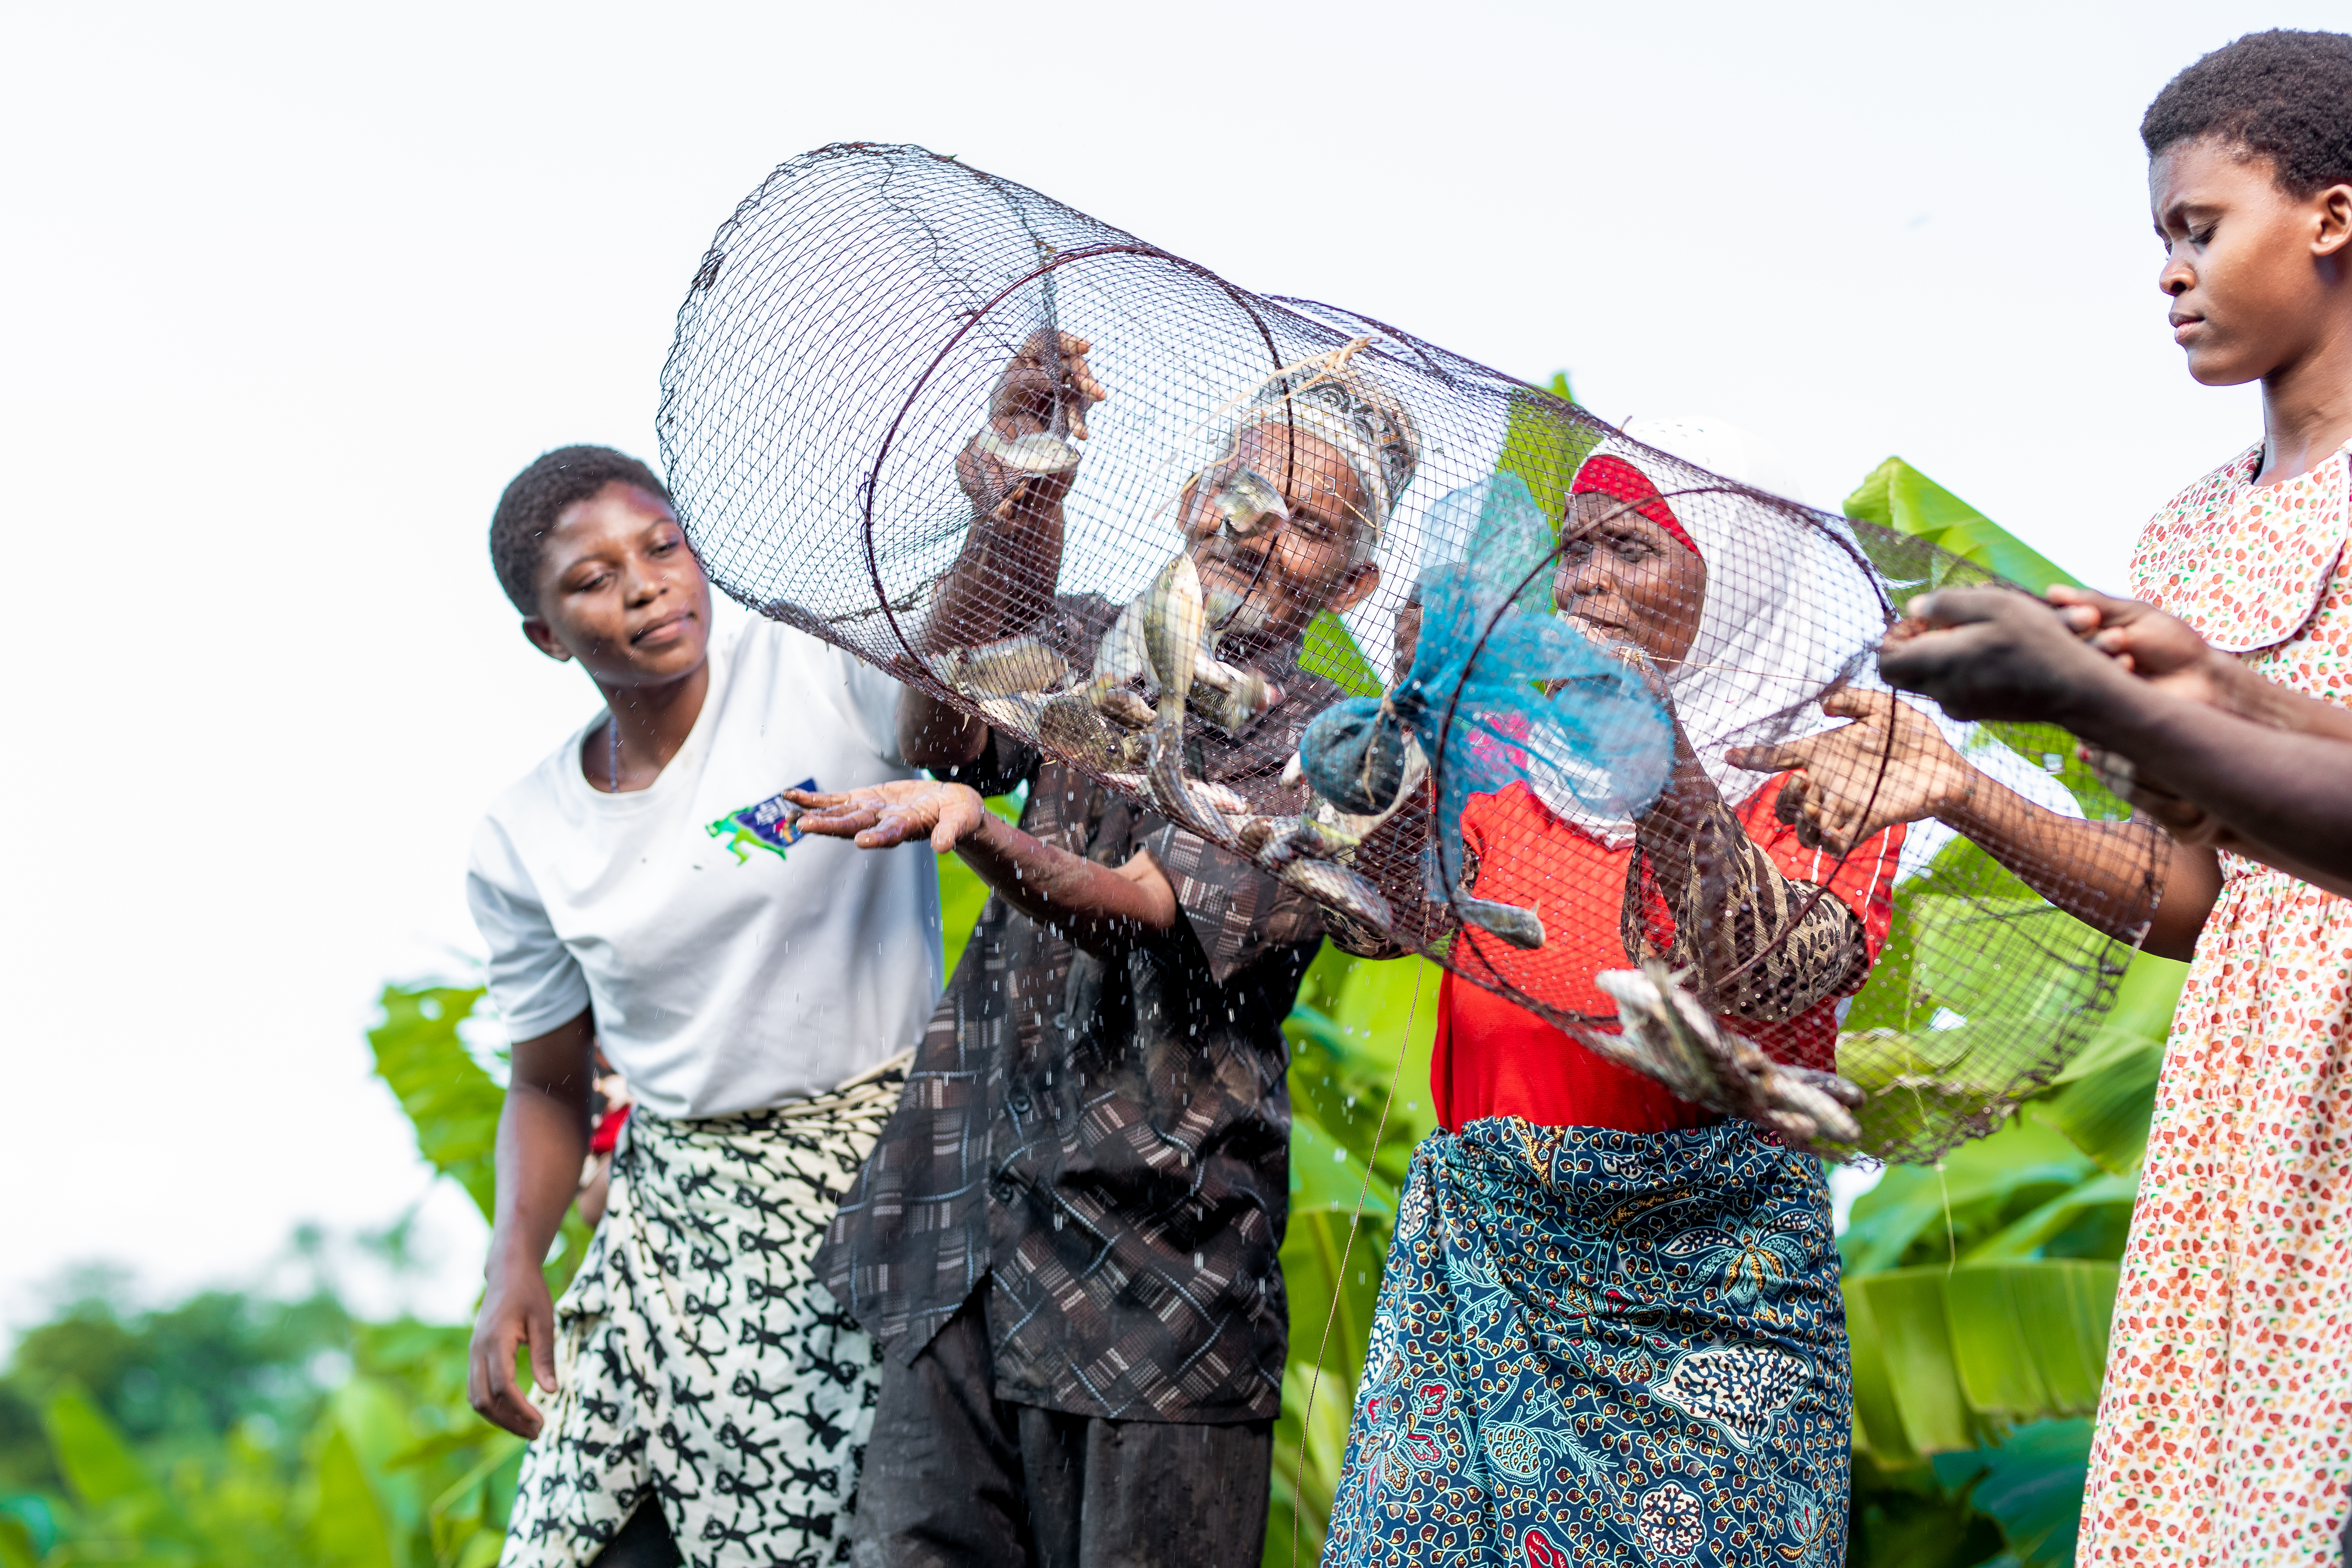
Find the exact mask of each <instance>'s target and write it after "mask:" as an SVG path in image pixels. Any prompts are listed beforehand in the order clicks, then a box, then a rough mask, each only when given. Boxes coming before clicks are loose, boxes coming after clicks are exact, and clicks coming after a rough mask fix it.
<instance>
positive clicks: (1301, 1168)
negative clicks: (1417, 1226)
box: [1264, 944, 1444, 1568]
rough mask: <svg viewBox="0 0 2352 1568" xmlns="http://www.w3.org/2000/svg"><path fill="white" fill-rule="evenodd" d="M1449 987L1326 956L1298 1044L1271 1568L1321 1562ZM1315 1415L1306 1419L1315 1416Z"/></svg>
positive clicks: (1292, 1021) (1423, 969)
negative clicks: (1286, 1338)
mask: <svg viewBox="0 0 2352 1568" xmlns="http://www.w3.org/2000/svg"><path fill="white" fill-rule="evenodd" d="M1443 978H1444V976H1443V973H1442V972H1441V971H1440V970H1439V969H1438V967H1437V966H1436V965H1435V964H1433V963H1429V962H1428V961H1427V960H1425V959H1418V958H1409V959H1398V960H1394V961H1392V962H1388V963H1373V962H1370V961H1368V960H1364V959H1359V958H1351V957H1349V955H1348V954H1346V953H1343V952H1340V951H1339V949H1337V948H1334V947H1331V946H1328V944H1327V945H1326V946H1325V947H1324V949H1323V951H1322V952H1321V953H1320V954H1319V955H1318V957H1317V959H1316V961H1315V963H1313V964H1312V965H1310V966H1309V967H1308V969H1307V977H1306V979H1305V981H1304V982H1303V983H1302V984H1301V985H1300V987H1299V994H1298V1002H1297V1005H1296V1006H1295V1007H1294V1008H1293V1009H1292V1011H1291V1015H1290V1017H1289V1018H1288V1019H1287V1020H1286V1023H1285V1024H1284V1026H1283V1029H1284V1033H1285V1034H1286V1036H1288V1037H1289V1040H1290V1078H1289V1082H1290V1105H1291V1131H1290V1220H1289V1228H1288V1230H1287V1231H1286V1233H1285V1235H1284V1237H1283V1245H1282V1273H1283V1282H1284V1286H1285V1289H1286V1290H1287V1292H1288V1295H1289V1299H1290V1354H1289V1359H1288V1362H1287V1363H1286V1365H1285V1367H1284V1369H1283V1382H1282V1416H1281V1419H1280V1420H1279V1421H1278V1422H1277V1423H1276V1426H1275V1455H1274V1500H1273V1507H1272V1509H1271V1510H1269V1512H1268V1515H1267V1521H1266V1542H1265V1559H1264V1561H1265V1563H1266V1564H1268V1565H1269V1568H1272V1565H1276V1564H1280V1565H1289V1564H1292V1563H1294V1562H1295V1563H1297V1564H1300V1565H1302V1568H1303V1565H1305V1564H1311V1563H1315V1562H1316V1561H1318V1559H1319V1558H1320V1557H1321V1555H1322V1551H1323V1535H1324V1531H1325V1529H1326V1527H1327V1525H1328V1521H1329V1519H1330V1511H1331V1499H1332V1497H1333V1495H1334V1492H1335V1491H1336V1489H1337V1488H1338V1485H1339V1464H1340V1460H1341V1459H1342V1458H1343V1457H1344V1454H1345V1450H1346V1447H1347V1439H1348V1422H1349V1416H1350V1415H1352V1414H1353V1412H1354V1409H1355V1403H1356V1388H1357V1384H1358V1383H1359V1382H1360V1379H1361V1377H1362V1374H1363V1363H1364V1349H1365V1346H1366V1344H1367V1343H1368V1342H1370V1335H1371V1320H1372V1305H1373V1302H1374V1300H1375V1299H1376V1297H1377V1296H1378V1293H1379V1290H1380V1283H1381V1265H1382V1263H1383V1262H1384V1261H1385V1260H1386V1258H1387V1256H1388V1245H1389V1237H1390V1229H1391V1224H1392V1222H1393V1216H1394V1215H1395V1212H1396V1201H1397V1194H1398V1192H1399V1191H1400V1189H1401V1188H1402V1185H1403V1183H1404V1177H1405V1172H1406V1168H1407V1166H1408V1165H1409V1163H1410V1162H1411V1160H1412V1150H1413V1147H1414V1146H1415V1145H1416V1144H1418V1143H1419V1142H1421V1140H1422V1139H1423V1138H1424V1137H1426V1136H1428V1135H1429V1133H1430V1132H1431V1131H1434V1130H1435V1128H1436V1125H1437V1119H1436V1114H1435V1111H1434V1110H1433V1108H1432V1107H1431V1105H1430V1101H1429V1054H1430V1049H1431V1047H1432V1045H1433V1042H1434V1041H1435V1038H1436V1033H1437V993H1438V986H1439V984H1440V983H1441V981H1442V980H1443ZM1310 1400H1311V1403H1312V1407H1313V1408H1312V1412H1311V1415H1310V1413H1309V1409H1308V1406H1309V1403H1310Z"/></svg>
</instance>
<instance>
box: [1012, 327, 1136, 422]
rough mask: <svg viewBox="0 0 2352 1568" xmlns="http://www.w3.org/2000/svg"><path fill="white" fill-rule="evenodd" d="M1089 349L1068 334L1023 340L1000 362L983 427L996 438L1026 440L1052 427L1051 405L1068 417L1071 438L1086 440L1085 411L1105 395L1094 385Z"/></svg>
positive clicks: (1041, 333)
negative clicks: (1000, 370) (986, 424)
mask: <svg viewBox="0 0 2352 1568" xmlns="http://www.w3.org/2000/svg"><path fill="white" fill-rule="evenodd" d="M1093 349H1094V345H1093V344H1092V343H1089V342H1087V340H1086V339H1084V338H1081V337H1077V336H1075V335H1073V334H1072V333H1069V332H1056V333H1055V334H1053V336H1051V337H1048V336H1047V335H1046V333H1045V330H1044V329H1042V328H1041V329H1039V330H1038V331H1034V332H1032V333H1030V334H1029V337H1028V341H1027V342H1024V343H1023V344H1022V345H1021V348H1020V351H1019V352H1018V353H1015V354H1013V357H1012V358H1011V359H1010V360H1008V361H1006V362H1005V365H1004V371H1003V374H1001V375H999V376H998V377H997V378H996V390H995V391H994V392H992V393H991V394H990V395H989V399H988V416H989V421H990V423H991V424H992V425H993V426H995V428H996V433H997V434H998V435H1000V436H1026V435H1030V434H1032V433H1034V432H1035V431H1039V430H1047V429H1051V428H1052V427H1053V423H1054V409H1055V405H1056V403H1058V404H1059V405H1060V406H1061V408H1062V409H1063V410H1064V412H1065V413H1066V415H1067V416H1068V419H1069V425H1068V430H1069V434H1070V435H1071V437H1074V438H1075V439H1076V440H1080V441H1083V440H1085V439H1086V438H1087V409H1089V408H1091V407H1093V406H1094V405H1096V404H1097V403H1100V402H1101V401H1102V400H1103V399H1105V398H1106V397H1108V396H1109V395H1110V394H1109V392H1108V391H1107V390H1105V388H1104V386H1103V384H1102V383H1101V382H1098V381H1097V380H1096V379H1095V374H1094V371H1093V369H1092V368H1091V367H1090V366H1089V365H1088V364H1087V354H1088V353H1091V352H1093Z"/></svg>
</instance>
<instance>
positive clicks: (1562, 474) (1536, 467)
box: [1495, 370, 1601, 521]
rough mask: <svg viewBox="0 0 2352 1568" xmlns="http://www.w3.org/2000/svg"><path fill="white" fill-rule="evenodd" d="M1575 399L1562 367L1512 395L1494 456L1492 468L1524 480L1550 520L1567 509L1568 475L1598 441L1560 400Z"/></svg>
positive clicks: (1571, 401)
mask: <svg viewBox="0 0 2352 1568" xmlns="http://www.w3.org/2000/svg"><path fill="white" fill-rule="evenodd" d="M1575 402H1576V395H1575V394H1574V393H1573V392H1571V391H1570V389H1569V384H1568V372H1566V371H1564V370H1563V371H1556V372H1554V373H1553V374H1552V378H1551V380H1550V381H1549V382H1548V383H1546V384H1544V385H1543V386H1542V387H1541V388H1533V387H1530V388H1528V390H1527V391H1526V392H1523V393H1521V394H1520V395H1517V396H1516V397H1514V398H1513V399H1512V400H1511V412H1510V418H1509V423H1508V424H1507V426H1505V428H1504V432H1503V451H1502V455H1501V456H1500V457H1499V458H1496V462H1495V467H1496V470H1497V471H1498V472H1501V473H1506V474H1517V476H1518V477H1519V478H1520V479H1522V480H1524V481H1525V482H1526V484H1527V487H1528V493H1529V494H1531V495H1533V496H1534V497H1535V502H1536V508H1537V510H1539V511H1541V512H1542V513H1543V514H1544V516H1546V517H1548V518H1551V519H1554V520H1555V521H1557V520H1558V519H1559V517H1560V516H1561V515H1562V514H1563V513H1565V512H1566V511H1567V510H1568V484H1569V481H1570V479H1574V478H1575V477H1576V470H1577V468H1578V467H1579V466H1580V465H1581V464H1582V463H1583V461H1584V459H1585V458H1587V457H1589V456H1591V452H1592V448H1593V447H1597V446H1599V445H1600V444H1601V436H1600V432H1599V431H1597V430H1595V429H1593V428H1592V427H1591V426H1589V425H1583V424H1580V423H1577V422H1575V421H1573V420H1571V419H1570V418H1569V417H1568V416H1567V413H1566V405H1573V404H1574V403H1575Z"/></svg>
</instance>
